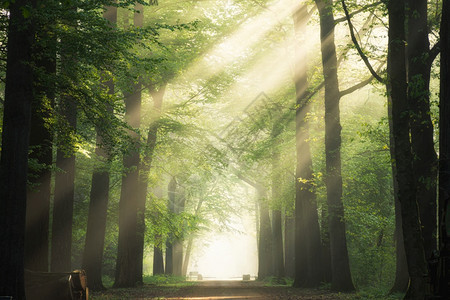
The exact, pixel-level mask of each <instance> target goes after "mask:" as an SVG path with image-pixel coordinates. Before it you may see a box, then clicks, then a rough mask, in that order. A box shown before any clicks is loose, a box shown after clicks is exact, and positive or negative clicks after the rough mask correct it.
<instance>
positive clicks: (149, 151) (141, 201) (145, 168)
mask: <svg viewBox="0 0 450 300" xmlns="http://www.w3.org/2000/svg"><path fill="white" fill-rule="evenodd" d="M164 93H165V85H163V86H162V87H161V88H159V90H157V91H156V90H154V89H150V94H151V95H152V98H153V118H152V123H151V124H150V127H149V129H148V135H147V144H146V145H145V146H144V149H143V158H142V161H141V162H140V166H139V190H138V195H137V197H138V198H137V201H138V212H137V213H138V222H137V225H138V228H137V230H138V232H137V239H138V241H137V243H138V250H139V252H138V255H137V256H138V259H139V261H138V262H137V263H138V272H137V274H136V275H137V278H136V279H137V280H138V281H139V279H142V275H143V274H142V273H143V260H144V235H145V203H146V200H147V189H148V175H149V172H150V169H151V165H152V160H153V153H154V151H155V147H156V140H157V136H158V128H159V123H158V121H159V118H160V115H161V107H162V101H163V97H164Z"/></svg>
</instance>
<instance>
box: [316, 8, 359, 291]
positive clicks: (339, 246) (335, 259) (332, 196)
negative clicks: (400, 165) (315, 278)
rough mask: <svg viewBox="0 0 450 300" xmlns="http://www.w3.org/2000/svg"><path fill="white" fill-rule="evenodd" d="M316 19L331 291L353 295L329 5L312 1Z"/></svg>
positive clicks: (331, 14) (331, 15) (331, 9)
mask: <svg viewBox="0 0 450 300" xmlns="http://www.w3.org/2000/svg"><path fill="white" fill-rule="evenodd" d="M315 2H316V5H317V8H318V10H319V15H320V39H321V50H322V65H323V76H324V82H325V156H326V159H325V160H326V177H325V183H326V188H327V204H328V219H329V227H328V229H329V232H330V250H331V273H332V274H331V289H332V290H334V291H341V292H344V291H353V290H354V289H355V288H354V286H353V282H352V278H351V274H350V266H349V259H348V251H347V239H346V232H345V222H344V220H345V218H344V205H343V203H342V175H341V124H340V112H339V102H340V93H339V81H338V77H337V58H336V48H335V43H334V17H333V7H332V4H333V2H332V1H330V0H316V1H315Z"/></svg>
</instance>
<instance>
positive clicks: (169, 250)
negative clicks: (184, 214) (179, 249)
mask: <svg viewBox="0 0 450 300" xmlns="http://www.w3.org/2000/svg"><path fill="white" fill-rule="evenodd" d="M169 238H170V236H169ZM164 274H166V275H173V246H172V242H171V241H167V242H166V269H165V270H164Z"/></svg>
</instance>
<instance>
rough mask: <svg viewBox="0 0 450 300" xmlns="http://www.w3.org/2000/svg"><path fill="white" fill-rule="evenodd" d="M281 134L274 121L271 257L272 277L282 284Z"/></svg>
mask: <svg viewBox="0 0 450 300" xmlns="http://www.w3.org/2000/svg"><path fill="white" fill-rule="evenodd" d="M281 132H282V127H281V126H280V125H279V124H278V120H275V121H274V124H273V127H272V139H273V143H274V145H273V149H272V203H273V207H274V208H273V209H272V247H273V248H272V255H273V275H274V276H275V277H276V280H277V281H278V282H279V283H284V276H285V272H284V252H283V227H282V218H281V204H280V203H281V199H280V198H281V195H282V191H281V186H282V182H281V180H282V179H281V176H280V174H279V162H280V151H279V146H278V145H277V138H278V136H279V135H280V134H281Z"/></svg>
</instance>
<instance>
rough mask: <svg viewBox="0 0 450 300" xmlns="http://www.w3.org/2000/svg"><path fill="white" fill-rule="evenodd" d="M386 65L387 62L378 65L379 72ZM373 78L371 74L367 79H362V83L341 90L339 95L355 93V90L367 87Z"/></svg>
mask: <svg viewBox="0 0 450 300" xmlns="http://www.w3.org/2000/svg"><path fill="white" fill-rule="evenodd" d="M384 65H385V63H382V64H381V65H380V66H379V67H378V69H377V73H378V72H380V71H381V68H382V67H383V66H384ZM373 79H374V77H373V75H371V76H370V77H369V78H367V79H366V80H364V81H361V82H360V83H358V84H355V85H354V86H352V87H349V88H348V89H345V90H343V91H340V92H339V97H344V96H345V95H348V94H351V93H353V92H354V91H356V90H359V89H360V88H363V87H365V86H366V85H368V84H369V83H370V82H372V80H373Z"/></svg>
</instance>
